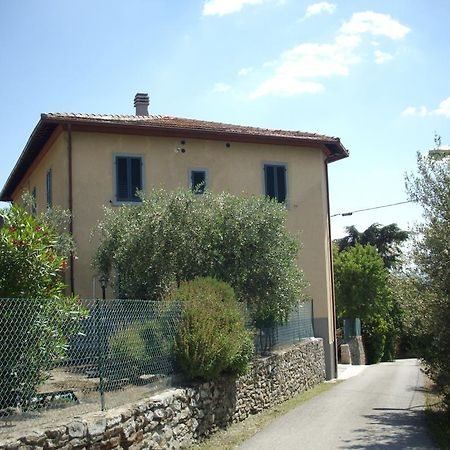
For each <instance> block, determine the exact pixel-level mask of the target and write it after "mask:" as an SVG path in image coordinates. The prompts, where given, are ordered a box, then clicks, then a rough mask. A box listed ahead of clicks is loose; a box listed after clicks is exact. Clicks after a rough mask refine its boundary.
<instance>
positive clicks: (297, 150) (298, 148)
mask: <svg viewBox="0 0 450 450" xmlns="http://www.w3.org/2000/svg"><path fill="white" fill-rule="evenodd" d="M134 102H135V107H136V115H135V116H116V115H92V114H66V113H64V114H60V113H50V114H42V115H41V118H40V120H39V122H38V124H37V125H36V127H35V129H34V131H33V133H32V134H31V136H30V138H29V140H28V142H27V144H26V146H25V149H24V150H23V152H22V154H21V156H20V158H19V160H18V162H17V163H16V165H15V167H14V169H13V170H12V172H11V174H10V176H9V178H8V180H7V182H6V184H5V186H4V188H3V190H2V192H1V194H0V200H2V201H17V200H18V199H20V196H21V193H22V192H23V191H25V190H27V191H29V192H30V193H31V194H32V195H33V197H34V198H35V203H36V209H37V211H39V210H42V209H43V208H46V207H47V205H49V206H52V205H59V206H61V207H63V208H65V209H68V210H70V211H71V213H72V223H71V232H72V233H73V236H74V238H75V240H76V243H77V255H78V258H77V259H75V260H72V261H71V264H70V276H69V277H68V279H67V282H68V285H69V287H70V290H71V291H72V292H74V293H76V294H78V295H80V297H81V298H89V297H92V296H93V295H95V293H94V291H95V289H97V290H98V282H97V281H96V278H95V274H94V273H93V271H92V268H91V266H90V261H91V257H92V255H93V252H94V250H95V242H92V241H91V239H90V235H91V231H92V230H93V229H94V228H95V227H96V224H97V222H98V220H99V219H101V217H102V211H103V207H104V206H109V207H111V208H116V207H119V206H120V205H121V204H123V203H126V202H132V203H134V202H137V201H138V198H137V197H136V195H135V192H136V189H143V190H144V191H146V190H149V189H151V188H154V187H163V188H166V189H175V188H177V187H179V186H185V187H187V186H196V185H198V184H202V185H203V186H206V188H207V189H209V190H211V191H212V192H221V191H224V190H225V191H228V192H231V193H233V194H237V195H239V194H241V193H243V192H245V193H251V194H261V195H269V196H271V197H275V198H277V199H278V201H280V202H284V203H285V204H286V207H287V209H288V227H289V229H290V230H291V231H292V232H294V233H299V234H300V239H301V241H302V243H303V249H302V253H301V255H300V257H299V264H300V265H301V267H302V269H303V270H304V272H305V275H306V278H307V279H308V281H309V282H310V295H311V297H312V298H313V301H314V317H315V323H314V325H315V332H316V335H318V336H320V337H322V338H323V339H324V343H325V353H326V355H327V358H326V360H327V376H328V377H329V378H331V377H333V376H335V366H336V358H335V319H334V316H335V308H334V294H333V284H332V252H331V237H330V223H329V202H328V174H327V170H328V164H329V163H330V162H334V161H337V160H339V159H342V158H345V157H347V156H348V152H347V150H346V149H345V148H344V146H343V145H342V144H341V143H340V140H339V139H338V138H335V137H329V136H324V135H318V134H313V133H303V132H299V131H283V130H269V129H261V128H253V127H245V126H237V125H228V124H223V123H214V122H206V121H201V120H191V119H181V118H175V117H167V116H152V115H149V114H148V105H149V98H148V95H147V94H137V95H136V97H135V101H134Z"/></svg>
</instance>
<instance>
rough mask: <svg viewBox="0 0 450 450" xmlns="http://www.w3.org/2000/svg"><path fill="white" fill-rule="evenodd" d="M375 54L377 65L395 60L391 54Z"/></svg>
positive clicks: (375, 52)
mask: <svg viewBox="0 0 450 450" xmlns="http://www.w3.org/2000/svg"><path fill="white" fill-rule="evenodd" d="M373 54H374V56H375V62H376V63H377V64H384V63H385V62H388V61H390V60H391V59H393V58H394V57H393V56H392V55H391V54H390V53H386V52H382V51H381V50H375V51H374V52H373Z"/></svg>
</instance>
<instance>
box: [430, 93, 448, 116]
mask: <svg viewBox="0 0 450 450" xmlns="http://www.w3.org/2000/svg"><path fill="white" fill-rule="evenodd" d="M433 113H434V114H436V115H437V116H444V117H447V118H448V117H450V97H447V98H446V99H445V100H442V102H441V103H439V106H438V107H437V108H436V109H435V110H434V111H433Z"/></svg>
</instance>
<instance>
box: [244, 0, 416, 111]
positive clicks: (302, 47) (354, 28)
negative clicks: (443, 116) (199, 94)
mask: <svg viewBox="0 0 450 450" xmlns="http://www.w3.org/2000/svg"><path fill="white" fill-rule="evenodd" d="M323 3H326V2H321V3H316V4H315V5H322V4H323ZM310 6H314V5H310ZM319 9H320V8H319V7H317V9H316V11H318V10H319ZM409 31H410V30H409V28H407V27H406V26H404V25H402V24H401V23H400V22H398V21H396V20H395V19H393V18H392V17H391V16H389V15H386V14H378V13H375V12H372V11H366V12H362V13H354V14H353V15H352V17H351V18H350V20H349V21H347V22H345V23H344V24H343V25H342V27H341V28H340V30H339V31H338V32H337V34H336V36H335V38H334V41H332V42H331V43H315V42H311V43H301V44H299V45H297V46H295V47H293V48H291V49H289V50H287V51H285V52H283V53H282V54H281V55H280V56H279V57H278V58H277V59H276V60H272V61H270V63H266V64H263V66H262V70H265V71H269V75H268V76H267V77H266V79H265V80H264V81H262V82H261V83H260V84H259V86H257V87H256V88H255V89H254V90H253V91H252V92H251V93H250V94H249V95H250V98H258V97H261V96H263V95H268V94H273V95H283V96H286V95H296V94H300V93H311V94H314V93H318V92H321V91H323V90H324V89H325V85H324V84H323V82H319V81H318V79H321V78H329V77H336V76H340V77H345V76H348V75H349V74H350V69H351V66H353V65H355V64H360V63H361V62H362V61H363V58H362V56H361V55H363V54H364V52H363V51H362V49H361V47H362V45H363V43H364V42H367V44H370V43H371V40H370V39H371V38H370V37H369V38H366V35H377V36H384V37H387V38H390V39H393V40H396V39H400V38H401V37H403V36H405V35H406V34H407V33H408V32H409ZM364 38H366V39H364ZM372 45H373V39H372ZM374 58H375V62H376V63H377V64H382V63H385V62H387V61H389V60H391V59H392V58H393V56H392V54H390V53H387V52H383V51H381V50H380V49H378V48H376V49H374ZM270 72H271V73H270ZM409 114H411V111H409Z"/></svg>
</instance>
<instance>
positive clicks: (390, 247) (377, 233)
mask: <svg viewBox="0 0 450 450" xmlns="http://www.w3.org/2000/svg"><path fill="white" fill-rule="evenodd" d="M346 231H347V233H348V234H347V236H344V237H343V238H341V239H336V241H335V244H336V245H337V247H338V250H339V251H340V252H341V251H344V250H346V249H348V248H350V247H354V246H355V245H356V244H361V245H367V244H369V245H372V246H374V247H375V248H376V249H377V251H378V253H379V255H380V256H381V257H382V258H383V262H384V266H385V267H386V268H388V269H390V268H392V267H393V266H394V265H395V263H396V262H397V259H398V257H399V256H400V255H401V248H400V246H401V244H402V243H403V242H405V241H406V240H407V239H408V237H409V233H408V232H407V231H403V230H401V229H400V228H399V227H398V226H397V224H396V223H391V224H390V225H386V226H384V227H383V226H381V225H380V224H379V223H374V224H372V225H370V227H369V228H367V229H366V230H365V231H363V232H362V233H361V232H359V231H358V230H357V229H356V227H355V226H353V225H352V226H349V227H346Z"/></svg>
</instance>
